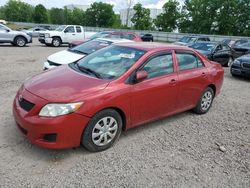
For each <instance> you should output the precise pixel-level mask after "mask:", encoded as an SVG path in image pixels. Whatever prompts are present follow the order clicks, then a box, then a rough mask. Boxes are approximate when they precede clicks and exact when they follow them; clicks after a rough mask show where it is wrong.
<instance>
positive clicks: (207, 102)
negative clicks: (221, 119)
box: [193, 87, 214, 114]
mask: <svg viewBox="0 0 250 188" xmlns="http://www.w3.org/2000/svg"><path fill="white" fill-rule="evenodd" d="M213 99H214V90H213V89H212V88H211V87H208V88H206V89H205V91H204V92H203V93H202V95H201V97H200V99H199V102H198V104H197V105H196V107H195V108H194V109H193V111H194V112H195V113H197V114H205V113H207V112H208V111H209V109H210V108H211V106H212V104H213Z"/></svg>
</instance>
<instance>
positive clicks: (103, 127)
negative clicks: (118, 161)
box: [81, 109, 122, 152]
mask: <svg viewBox="0 0 250 188" xmlns="http://www.w3.org/2000/svg"><path fill="white" fill-rule="evenodd" d="M121 130H122V118H121V116H120V114H119V113H118V112H117V111H115V110H113V109H107V110H103V111H100V112H98V113H97V114H96V115H95V116H94V117H93V118H92V119H91V120H90V122H89V123H88V125H87V127H86V129H85V130H84V132H83V135H82V140H81V143H82V145H83V146H84V147H85V148H86V149H87V150H89V151H93V152H97V151H103V150H106V149H108V148H110V147H111V146H112V145H113V144H114V143H115V141H116V140H118V138H119V137H120V134H121Z"/></svg>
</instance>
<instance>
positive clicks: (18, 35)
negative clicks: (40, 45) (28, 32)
mask: <svg viewBox="0 0 250 188" xmlns="http://www.w3.org/2000/svg"><path fill="white" fill-rule="evenodd" d="M17 37H22V38H24V39H25V42H26V43H27V42H28V40H27V38H26V37H25V36H23V35H16V36H15V37H14V42H15V41H16V39H17Z"/></svg>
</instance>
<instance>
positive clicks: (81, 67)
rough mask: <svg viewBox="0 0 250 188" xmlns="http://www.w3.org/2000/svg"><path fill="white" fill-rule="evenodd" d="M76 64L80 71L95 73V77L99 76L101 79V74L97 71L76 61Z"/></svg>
mask: <svg viewBox="0 0 250 188" xmlns="http://www.w3.org/2000/svg"><path fill="white" fill-rule="evenodd" d="M76 65H77V67H78V69H79V70H80V71H82V72H85V73H87V74H89V73H90V74H92V75H95V77H96V78H101V79H102V76H101V75H100V74H99V73H97V72H95V71H93V70H92V69H90V68H87V67H83V66H80V65H79V64H78V63H76Z"/></svg>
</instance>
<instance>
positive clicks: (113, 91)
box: [13, 43, 224, 151]
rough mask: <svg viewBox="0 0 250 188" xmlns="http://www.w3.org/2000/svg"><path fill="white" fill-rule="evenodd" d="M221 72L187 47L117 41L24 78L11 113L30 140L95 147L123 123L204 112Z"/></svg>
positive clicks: (110, 138) (217, 87)
mask: <svg viewBox="0 0 250 188" xmlns="http://www.w3.org/2000/svg"><path fill="white" fill-rule="evenodd" d="M223 74H224V71H223V69H222V67H221V65H219V64H218V63H214V62H211V61H209V60H207V59H206V58H204V57H203V56H202V55H200V54H199V53H198V52H196V51H194V50H192V49H190V48H187V47H181V46H174V45H166V44H158V43H124V44H116V45H113V46H110V47H107V48H104V49H102V50H100V51H97V52H95V53H93V54H90V55H89V56H87V57H86V58H83V59H82V60H80V61H78V62H77V63H72V64H69V65H65V66H61V67H58V68H56V69H52V70H50V71H47V72H44V73H42V74H40V75H37V76H34V77H33V78H31V79H29V80H27V81H26V82H25V83H24V84H23V85H22V87H21V88H20V89H19V91H18V92H17V95H16V97H15V99H14V104H13V113H14V117H15V120H16V123H17V125H18V127H19V128H20V130H21V131H22V132H23V133H24V135H26V137H27V138H28V139H29V140H30V141H31V142H32V143H34V144H37V145H40V146H42V147H46V148H57V149H59V148H69V147H77V146H79V145H80V144H82V145H83V146H84V147H85V148H87V149H88V150H90V151H101V150H105V149H107V148H109V147H110V146H111V145H112V144H113V143H114V142H115V141H116V140H117V139H118V138H119V136H120V133H121V131H122V130H126V129H129V128H132V127H135V126H138V125H141V124H144V123H146V122H149V121H153V120H156V119H159V118H163V117H166V116H169V115H172V114H176V113H179V112H183V111H186V110H190V109H193V111H194V112H196V113H198V114H204V113H206V112H207V111H208V110H209V109H210V107H211V105H212V102H213V99H214V97H215V96H216V95H218V94H219V93H220V90H221V87H222V83H223Z"/></svg>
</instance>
